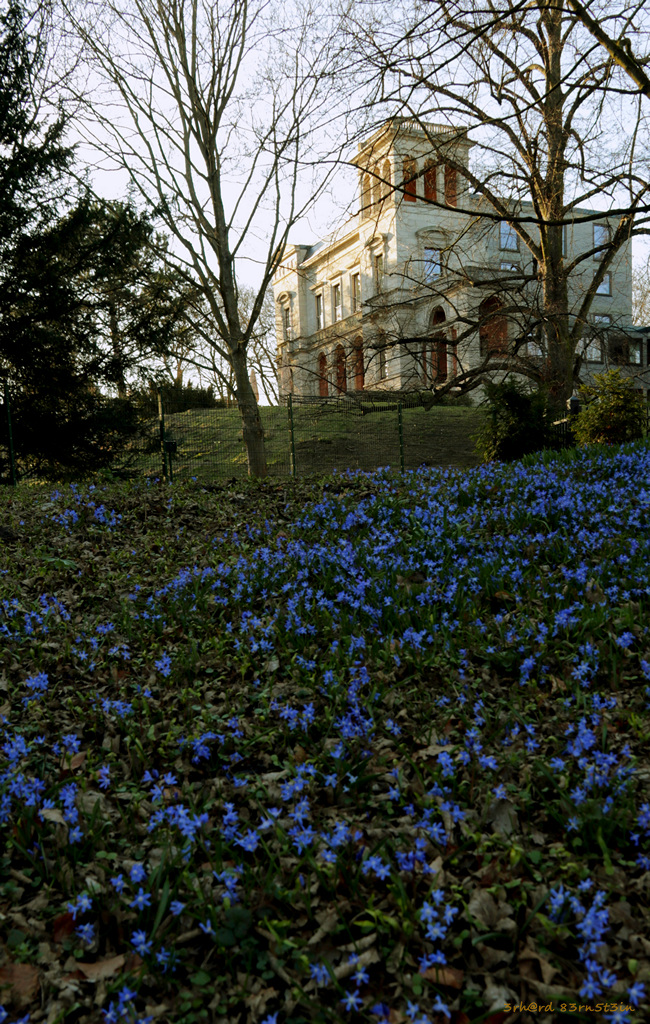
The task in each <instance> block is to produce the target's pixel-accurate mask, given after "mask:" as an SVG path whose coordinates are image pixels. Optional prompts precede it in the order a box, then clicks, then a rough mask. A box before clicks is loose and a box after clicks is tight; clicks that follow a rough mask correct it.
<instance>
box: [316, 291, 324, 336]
mask: <svg viewBox="0 0 650 1024" xmlns="http://www.w3.org/2000/svg"><path fill="white" fill-rule="evenodd" d="M323 327H324V320H323V296H322V293H321V292H318V294H317V295H316V330H317V331H322V330H323Z"/></svg>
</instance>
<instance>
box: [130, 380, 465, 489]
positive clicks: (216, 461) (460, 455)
mask: <svg viewBox="0 0 650 1024" xmlns="http://www.w3.org/2000/svg"><path fill="white" fill-rule="evenodd" d="M259 411H260V419H261V422H262V428H263V430H264V443H265V450H266V459H267V467H268V473H269V476H271V477H273V476H276V477H286V476H289V475H293V476H313V475H327V474H330V473H331V472H332V471H333V470H334V469H338V470H345V469H348V468H349V469H363V470H371V469H376V468H377V467H379V466H390V467H392V468H395V469H399V468H406V469H410V468H416V467H417V466H419V465H422V464H423V463H424V464H427V465H441V466H450V465H455V466H471V465H476V464H477V462H478V461H479V459H478V456H477V454H476V452H475V449H474V442H473V434H475V433H476V431H477V430H478V429H479V428H480V426H481V423H482V422H483V417H484V414H483V413H482V412H480V411H479V410H476V409H470V408H440V407H435V408H429V409H428V410H427V409H425V408H424V407H423V405H422V400H421V397H420V396H418V395H396V394H393V395H390V394H383V395H372V394H369V393H364V395H363V396H362V397H361V396H358V395H354V396H347V395H343V396H341V397H339V398H327V399H318V398H300V397H296V396H290V397H289V398H288V399H287V400H286V404H282V405H280V406H260V410H259ZM145 427H146V429H145V430H144V432H143V435H144V436H145V441H144V443H143V442H142V441H139V442H137V444H135V445H134V446H132V448H131V450H130V451H129V453H128V455H127V457H126V458H125V460H124V464H123V469H124V470H125V471H126V470H127V469H128V472H129V475H143V476H148V477H150V478H151V477H158V478H165V479H169V480H171V481H174V480H184V479H185V480H186V479H190V478H192V477H196V478H197V479H200V480H202V481H211V480H215V481H218V480H220V479H221V480H223V479H228V478H232V477H235V478H237V477H243V476H246V475H247V473H248V462H247V456H246V449H245V446H244V441H243V434H242V423H241V416H240V413H239V410H238V409H237V408H236V407H231V408H223V407H219V408H205V409H196V408H190V409H180V410H179V409H177V408H175V407H174V402H173V400H171V401H170V399H169V398H168V397H167V398H166V399H165V400H163V398H162V395H160V394H159V395H158V396H157V400H156V407H155V408H154V406H153V405H151V406H150V407H149V408H148V410H147V417H146V419H145Z"/></svg>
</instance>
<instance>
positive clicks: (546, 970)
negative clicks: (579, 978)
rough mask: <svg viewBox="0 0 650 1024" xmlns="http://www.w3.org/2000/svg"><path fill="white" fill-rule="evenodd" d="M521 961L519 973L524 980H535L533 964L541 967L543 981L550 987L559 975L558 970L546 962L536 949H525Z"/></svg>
mask: <svg viewBox="0 0 650 1024" xmlns="http://www.w3.org/2000/svg"><path fill="white" fill-rule="evenodd" d="M518 961H519V973H520V974H521V976H522V978H535V977H536V975H535V968H534V967H533V963H536V964H537V965H538V967H539V972H540V974H541V976H542V981H543V982H544V984H545V985H550V984H551V982H552V981H553V978H554V976H555V975H556V974H557V969H556V968H555V967H553V966H552V964H550V963H549V962H548V960H545V959H544V957H543V956H540V955H539V953H536V952H535V950H534V949H529V948H526V949H523V950H522V951H521V953H520V954H519V957H518Z"/></svg>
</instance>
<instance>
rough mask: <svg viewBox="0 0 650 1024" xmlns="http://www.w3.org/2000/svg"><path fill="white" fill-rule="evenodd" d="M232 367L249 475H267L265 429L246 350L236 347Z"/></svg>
mask: <svg viewBox="0 0 650 1024" xmlns="http://www.w3.org/2000/svg"><path fill="white" fill-rule="evenodd" d="M232 368H233V371H234V374H235V385H236V388H237V402H238V405H239V411H240V413H241V422H242V431H243V436H244V444H245V445H246V455H247V456H248V475H249V476H254V477H264V476H266V472H267V471H266V451H265V449H264V431H263V429H262V421H261V420H260V411H259V408H258V405H257V402H256V400H255V393H254V391H253V389H252V387H251V383H250V380H249V379H248V367H247V365H246V352H245V350H244V349H242V348H239V347H238V348H236V349H235V351H234V352H232Z"/></svg>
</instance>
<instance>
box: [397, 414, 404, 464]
mask: <svg viewBox="0 0 650 1024" xmlns="http://www.w3.org/2000/svg"><path fill="white" fill-rule="evenodd" d="M397 433H398V436H399V468H400V472H402V473H403V472H404V428H403V426H402V403H401V402H398V403H397Z"/></svg>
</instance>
